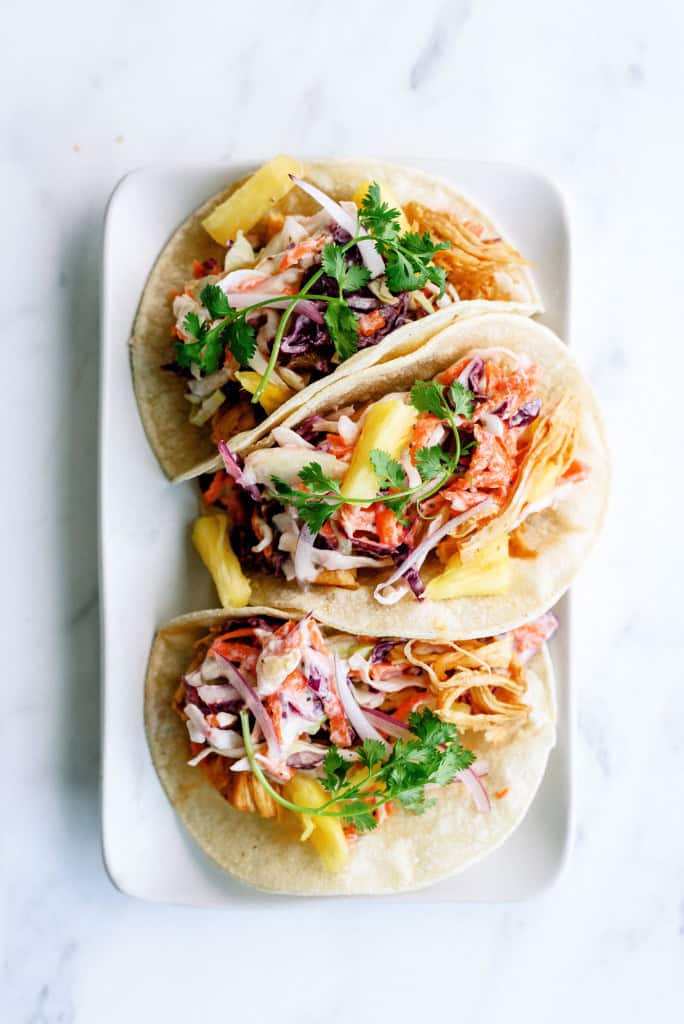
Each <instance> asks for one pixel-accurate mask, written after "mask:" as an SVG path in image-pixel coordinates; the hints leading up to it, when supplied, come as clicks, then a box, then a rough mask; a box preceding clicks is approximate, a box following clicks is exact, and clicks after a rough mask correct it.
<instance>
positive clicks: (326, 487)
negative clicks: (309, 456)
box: [299, 462, 341, 494]
mask: <svg viewBox="0 0 684 1024" xmlns="http://www.w3.org/2000/svg"><path fill="white" fill-rule="evenodd" d="M299 479H300V480H301V481H302V483H303V484H306V486H307V487H308V488H309V490H311V491H313V492H314V493H317V494H328V493H330V492H332V493H333V494H340V493H341V492H340V485H339V483H338V482H337V480H333V479H332V477H329V476H328V475H327V473H325V472H324V470H323V467H322V466H321V464H320V463H319V462H308V463H307V464H306V466H302V468H301V469H300V471H299ZM299 493H300V494H301V493H302V492H301V491H300V492H299Z"/></svg>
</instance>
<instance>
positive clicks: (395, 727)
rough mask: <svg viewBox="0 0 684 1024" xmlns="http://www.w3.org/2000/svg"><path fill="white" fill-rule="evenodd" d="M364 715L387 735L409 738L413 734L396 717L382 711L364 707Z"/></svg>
mask: <svg viewBox="0 0 684 1024" xmlns="http://www.w3.org/2000/svg"><path fill="white" fill-rule="evenodd" d="M365 715H366V718H369V719H370V720H371V722H372V723H373V724H374V725H376V726H377V727H378V729H379V730H380V731H381V732H384V733H386V734H387V735H388V736H395V737H396V738H397V739H400V740H410V739H411V738H412V736H413V734H412V732H411V730H410V729H408V728H407V727H406V726H405V725H403V724H402V723H401V722H398V721H397V719H396V718H392V716H391V715H386V714H385V712H384V711H377V710H376V709H375V708H366V709H365Z"/></svg>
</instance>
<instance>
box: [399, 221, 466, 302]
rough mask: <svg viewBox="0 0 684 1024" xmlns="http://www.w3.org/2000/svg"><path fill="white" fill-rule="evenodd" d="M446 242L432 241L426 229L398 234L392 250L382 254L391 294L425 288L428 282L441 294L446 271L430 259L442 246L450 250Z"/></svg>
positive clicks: (444, 284) (444, 283)
mask: <svg viewBox="0 0 684 1024" xmlns="http://www.w3.org/2000/svg"><path fill="white" fill-rule="evenodd" d="M449 248H450V244H449V242H433V240H432V238H431V236H430V233H429V232H428V231H426V232H424V234H422V235H419V234H418V233H417V232H415V231H407V232H406V233H405V234H403V235H401V236H400V238H399V239H398V241H397V242H396V243H395V245H394V246H393V248H392V249H390V250H388V251H387V252H386V253H385V257H386V262H387V267H386V273H387V285H388V287H389V290H390V291H391V292H393V293H394V294H397V293H398V292H403V291H415V290H416V289H418V288H424V287H425V285H426V284H427V283H428V281H432V282H433V284H435V285H437V287H438V288H439V293H440V295H442V294H443V293H444V288H445V286H446V273H445V271H444V269H443V268H442V267H438V266H437V265H436V264H435V263H433V262H432V260H433V257H434V256H435V254H436V253H437V252H439V251H440V250H441V249H449Z"/></svg>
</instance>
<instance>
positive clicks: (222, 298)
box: [200, 284, 233, 320]
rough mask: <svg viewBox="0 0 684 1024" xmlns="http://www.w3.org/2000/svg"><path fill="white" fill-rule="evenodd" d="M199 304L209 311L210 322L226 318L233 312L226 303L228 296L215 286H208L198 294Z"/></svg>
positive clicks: (227, 302) (228, 303)
mask: <svg viewBox="0 0 684 1024" xmlns="http://www.w3.org/2000/svg"><path fill="white" fill-rule="evenodd" d="M200 302H201V303H202V305H203V306H204V307H205V309H207V310H208V311H209V316H210V317H211V319H212V320H218V319H219V317H223V316H228V315H229V314H230V313H232V312H233V307H232V306H231V304H230V302H229V301H228V296H227V295H226V293H225V292H224V291H223V289H222V288H219V286H218V285H217V284H208V285H206V286H205V287H204V288H203V289H202V291H201V292H200Z"/></svg>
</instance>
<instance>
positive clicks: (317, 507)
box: [271, 476, 342, 533]
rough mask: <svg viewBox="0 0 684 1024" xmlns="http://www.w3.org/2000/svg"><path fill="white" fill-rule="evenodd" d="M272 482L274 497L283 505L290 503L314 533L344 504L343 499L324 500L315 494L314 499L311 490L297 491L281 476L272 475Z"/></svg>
mask: <svg viewBox="0 0 684 1024" xmlns="http://www.w3.org/2000/svg"><path fill="white" fill-rule="evenodd" d="M271 482H272V484H273V488H274V494H273V497H275V498H277V499H278V501H279V502H280V503H281V504H282V505H286V506H287V505H290V506H291V507H292V508H294V509H295V510H296V512H297V515H298V516H299V518H300V519H301V520H302V522H303V523H305V524H306V525H307V526H308V527H309V529H310V530H311V532H312V533H318V532H319V531H320V530H322V529H323V526H324V525H325V523H327V521H328V519H330V517H331V516H332V515H333V514H334V513H335V512H336V511H337V509H338V508H339V507H340V505H341V504H342V501H341V499H337V500H335V501H322V500H321V499H320V498H319V497H318V496H315V498H314V500H313V501H312V500H311V498H312V495H311V492H310V491H297V490H295V489H294V488H293V487H290V485H289V484H288V483H287V481H286V480H282V479H281V478H280V477H279V476H272V477H271Z"/></svg>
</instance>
